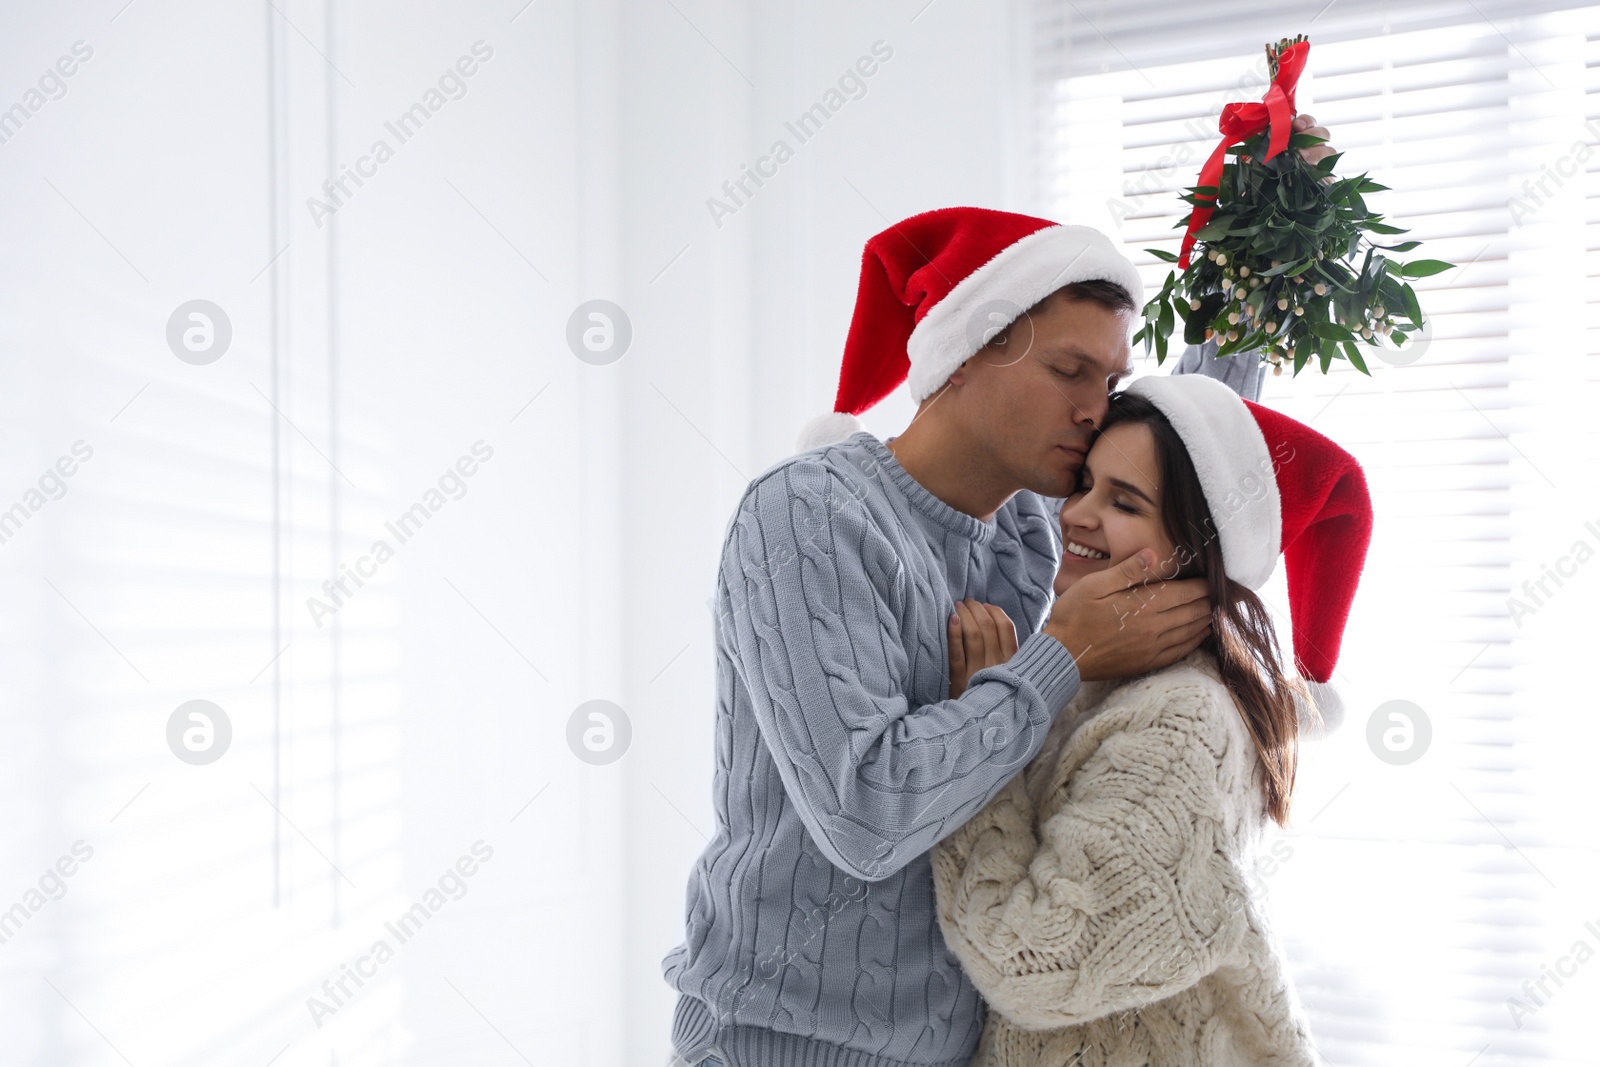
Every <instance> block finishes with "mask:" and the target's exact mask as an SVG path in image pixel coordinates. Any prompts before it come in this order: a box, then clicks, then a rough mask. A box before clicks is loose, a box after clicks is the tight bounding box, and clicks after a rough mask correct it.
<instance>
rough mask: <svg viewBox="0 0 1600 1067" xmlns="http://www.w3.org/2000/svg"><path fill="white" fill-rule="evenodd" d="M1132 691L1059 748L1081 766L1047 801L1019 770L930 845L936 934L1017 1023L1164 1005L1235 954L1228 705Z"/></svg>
mask: <svg viewBox="0 0 1600 1067" xmlns="http://www.w3.org/2000/svg"><path fill="white" fill-rule="evenodd" d="M1129 689H1132V690H1134V693H1132V694H1131V695H1130V694H1129V691H1128V689H1124V690H1121V691H1119V693H1118V694H1114V695H1113V697H1112V698H1111V700H1108V701H1107V704H1106V705H1103V706H1102V708H1101V709H1100V711H1099V713H1098V714H1097V715H1096V716H1095V718H1094V719H1093V720H1091V721H1090V723H1089V724H1086V725H1084V726H1080V727H1079V736H1076V737H1074V739H1073V741H1072V742H1070V743H1069V745H1068V748H1067V753H1068V754H1070V756H1068V755H1067V754H1064V757H1063V758H1070V759H1071V760H1072V761H1073V762H1076V761H1077V760H1078V759H1081V762H1076V766H1075V768H1074V769H1072V770H1071V771H1070V772H1069V773H1067V774H1066V775H1065V778H1064V780H1063V776H1062V775H1061V774H1059V773H1057V774H1056V775H1055V779H1054V781H1053V782H1052V783H1051V785H1052V788H1051V789H1050V791H1049V792H1048V793H1043V792H1042V793H1041V795H1044V796H1045V800H1044V802H1043V805H1044V806H1043V808H1042V810H1040V811H1035V810H1034V807H1033V803H1032V800H1031V795H1030V793H1029V792H1028V789H1027V787H1026V781H1025V779H1026V777H1027V776H1026V775H1018V776H1017V777H1016V778H1015V779H1013V780H1012V781H1011V782H1010V783H1008V784H1007V786H1006V787H1005V788H1004V789H1003V790H1001V791H1000V793H999V794H998V795H996V797H995V799H994V800H993V801H992V802H991V803H990V804H989V805H988V806H987V807H986V808H984V810H983V811H982V812H980V813H979V814H978V816H977V817H976V818H974V819H973V820H972V821H971V822H969V823H967V824H966V825H965V826H963V827H962V828H961V829H960V830H958V831H957V832H956V833H955V834H953V835H951V836H950V838H949V839H948V840H946V841H945V842H944V843H942V844H941V845H940V846H939V847H938V848H937V849H935V850H934V853H933V869H934V885H935V887H936V889H937V893H938V908H939V923H940V927H941V929H942V930H943V932H944V936H945V940H946V942H947V943H948V944H949V946H950V948H951V950H952V951H953V952H954V953H955V954H956V956H957V957H958V958H959V959H960V960H961V964H962V968H963V969H964V970H965V971H966V972H967V974H968V975H969V976H970V977H971V978H972V981H973V984H974V985H976V986H977V987H978V991H979V992H980V993H982V994H983V997H984V999H985V1000H986V1001H988V1003H989V1004H990V1005H991V1006H992V1007H993V1008H995V1010H997V1011H999V1012H1000V1013H1001V1014H1002V1015H1004V1016H1005V1017H1006V1018H1007V1019H1009V1020H1010V1021H1011V1022H1012V1023H1014V1024H1016V1025H1017V1026H1019V1027H1022V1028H1025V1029H1034V1030H1041V1029H1056V1028H1059V1027H1063V1026H1073V1025H1078V1024H1081V1023H1085V1022H1088V1021H1090V1020H1093V1019H1096V1018H1100V1017H1102V1016H1106V1015H1110V1014H1113V1013H1115V1012H1120V1011H1126V1010H1130V1009H1134V1008H1138V1007H1142V1006H1144V1005H1146V1004H1150V1003H1152V1002H1154V1001H1157V1000H1164V999H1166V998H1167V997H1170V996H1173V995H1174V994H1176V993H1179V992H1181V991H1182V990H1184V989H1186V988H1188V987H1189V986H1191V985H1194V984H1195V983H1196V982H1198V981H1199V980H1200V979H1201V978H1203V977H1204V976H1206V975H1207V974H1210V973H1211V972H1213V971H1214V970H1216V969H1217V968H1218V967H1219V966H1220V965H1221V964H1222V963H1223V962H1225V961H1227V960H1228V959H1230V957H1232V958H1237V957H1236V954H1237V952H1238V951H1239V950H1240V947H1241V945H1242V944H1243V942H1244V939H1245V936H1246V933H1247V930H1248V917H1247V915H1246V908H1245V905H1246V903H1247V897H1248V892H1249V890H1248V886H1247V884H1246V883H1245V881H1244V877H1243V874H1242V873H1241V871H1240V869H1239V867H1238V865H1237V864H1236V862H1235V857H1234V856H1233V855H1232V854H1231V852H1232V849H1231V848H1230V845H1229V843H1228V839H1227V836H1226V834H1225V832H1224V825H1225V820H1224V806H1225V804H1227V803H1228V800H1227V798H1226V797H1225V795H1224V793H1225V790H1226V788H1235V786H1233V785H1232V784H1231V783H1229V784H1228V785H1226V786H1225V783H1224V779H1225V778H1226V777H1227V775H1229V774H1231V773H1233V772H1232V771H1224V764H1225V763H1230V766H1236V765H1237V760H1236V759H1232V760H1231V762H1230V758H1229V757H1228V756H1227V747H1228V744H1229V739H1228V731H1227V727H1226V725H1225V723H1224V720H1223V719H1222V717H1221V713H1222V711H1224V710H1225V711H1226V712H1227V713H1228V714H1235V715H1236V714H1237V711H1236V710H1234V709H1233V708H1232V707H1229V708H1227V709H1221V708H1219V707H1218V706H1217V703H1216V702H1217V695H1216V694H1215V693H1213V692H1211V691H1210V690H1209V689H1208V688H1207V687H1205V686H1201V685H1192V686H1191V685H1185V686H1182V687H1168V688H1162V687H1160V686H1158V685H1153V684H1151V683H1140V684H1136V685H1135V686H1132V687H1129ZM1222 697H1223V699H1226V694H1223V695H1222ZM1114 701H1120V703H1119V704H1118V706H1115V707H1113V706H1112V704H1113V702H1114ZM1085 730H1088V731H1089V734H1088V736H1083V734H1084V731H1085ZM1097 737H1098V740H1096V738H1097ZM1084 746H1093V750H1092V751H1090V752H1087V753H1085V751H1084ZM1234 755H1235V756H1237V754H1234ZM1069 765H1070V763H1069V764H1063V766H1069ZM1029 773H1030V774H1031V773H1033V772H1032V771H1030V772H1029Z"/></svg>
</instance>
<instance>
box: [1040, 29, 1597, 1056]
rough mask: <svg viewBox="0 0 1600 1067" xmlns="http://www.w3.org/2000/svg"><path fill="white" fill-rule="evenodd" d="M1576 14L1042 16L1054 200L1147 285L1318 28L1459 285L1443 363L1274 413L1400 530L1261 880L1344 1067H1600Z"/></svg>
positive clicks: (1587, 226)
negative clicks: (1224, 131) (1225, 158)
mask: <svg viewBox="0 0 1600 1067" xmlns="http://www.w3.org/2000/svg"><path fill="white" fill-rule="evenodd" d="M1567 8H1570V5H1558V4H1544V5H1537V4H1519V5H1517V6H1516V7H1515V8H1513V7H1512V6H1511V5H1508V4H1483V3H1479V4H1477V5H1476V6H1473V5H1453V4H1450V5H1445V4H1419V5H1406V6H1405V7H1404V8H1395V7H1389V6H1387V5H1379V4H1364V3H1359V2H1344V3H1340V4H1338V5H1337V6H1333V5H1325V4H1324V3H1320V2H1319V3H1317V4H1307V5H1296V4H1288V5H1281V6H1280V7H1279V9H1278V10H1277V11H1276V12H1275V14H1274V16H1273V17H1272V18H1270V19H1266V18H1262V17H1261V16H1260V15H1259V13H1258V12H1256V11H1253V10H1252V9H1251V7H1247V6H1246V5H1243V4H1224V5H1222V6H1221V7H1220V8H1219V7H1217V6H1215V5H1211V6H1208V7H1206V8H1204V9H1192V10H1179V9H1176V8H1173V7H1171V6H1170V5H1157V4H1154V3H1119V4H1115V5H1112V4H1092V3H1083V4H1075V3H1063V2H1060V0H1039V2H1038V3H1036V4H1035V6H1034V9H1033V16H1034V34H1033V40H1034V42H1035V54H1034V57H1033V69H1034V72H1035V85H1034V92H1035V98H1034V99H1035V104H1036V112H1035V117H1036V127H1035V132H1036V135H1037V144H1036V151H1037V161H1038V166H1037V170H1036V176H1037V179H1038V186H1037V198H1038V200H1039V204H1038V207H1039V210H1041V211H1042V212H1043V213H1045V214H1048V215H1050V216H1051V217H1055V218H1059V219H1063V220H1069V221H1074V222H1080V223H1088V224H1090V225H1095V226H1098V227H1100V228H1101V229H1103V230H1105V231H1106V232H1107V233H1109V234H1111V235H1112V236H1113V239H1114V240H1118V241H1120V242H1121V244H1122V245H1123V247H1124V251H1126V252H1127V253H1128V254H1129V255H1130V256H1131V257H1132V258H1134V260H1135V262H1137V263H1140V264H1141V266H1142V269H1143V271H1144V280H1145V283H1146V285H1147V287H1148V288H1149V291H1150V292H1154V291H1155V288H1156V287H1158V286H1159V285H1160V284H1161V281H1162V279H1163V278H1164V277H1165V275H1166V272H1167V270H1169V269H1170V268H1169V267H1168V266H1167V265H1166V264H1164V263H1162V262H1160V261H1159V260H1157V259H1156V258H1155V257H1153V256H1151V255H1149V254H1148V253H1147V252H1144V251H1143V250H1144V249H1146V248H1160V249H1164V250H1167V251H1173V252H1176V251H1177V247H1178V241H1179V237H1180V236H1181V233H1182V231H1181V229H1174V224H1175V223H1177V222H1178V221H1179V220H1180V219H1181V218H1182V217H1183V215H1184V213H1185V212H1186V210H1187V205H1185V204H1183V203H1182V202H1181V201H1179V200H1178V196H1179V195H1180V194H1181V193H1182V191H1183V190H1184V188H1185V187H1186V186H1189V185H1192V184H1194V183H1195V182H1196V180H1197V175H1198V171H1199V167H1200V163H1201V162H1202V161H1203V159H1204V158H1205V156H1206V155H1207V154H1208V153H1209V152H1210V151H1211V150H1212V148H1213V147H1214V146H1215V144H1216V142H1217V140H1218V136H1217V133H1216V119H1217V114H1218V111H1219V110H1220V108H1221V106H1222V105H1223V104H1224V103H1227V102H1229V101H1235V100H1239V101H1243V100H1259V99H1260V98H1261V96H1262V93H1263V91H1264V88H1265V84H1266V71H1265V62H1264V56H1263V54H1262V52H1261V46H1262V44H1263V43H1265V42H1266V41H1268V40H1276V39H1277V38H1278V37H1280V36H1285V35H1293V34H1295V33H1298V32H1306V33H1308V34H1309V35H1310V37H1311V40H1312V51H1311V58H1310V64H1309V68H1308V74H1307V76H1306V77H1304V78H1303V79H1302V82H1301V90H1300V99H1299V104H1300V109H1301V110H1302V111H1304V112H1309V113H1311V114H1314V115H1315V116H1316V118H1317V119H1318V121H1319V122H1321V123H1322V124H1323V125H1325V126H1327V127H1329V129H1330V131H1331V133H1332V139H1333V144H1334V145H1335V146H1336V147H1337V148H1339V149H1340V150H1341V151H1343V152H1344V153H1345V156H1344V159H1343V160H1342V161H1341V163H1340V166H1339V168H1338V172H1339V173H1340V174H1342V175H1350V174H1355V173H1360V172H1362V171H1370V172H1371V173H1372V175H1373V177H1374V178H1376V179H1377V180H1378V181H1380V182H1382V183H1383V184H1385V185H1388V186H1391V187H1392V191H1391V192H1388V193H1383V194H1379V195H1377V196H1375V197H1373V198H1371V199H1370V201H1369V202H1370V203H1371V204H1372V205H1373V206H1374V207H1375V209H1376V210H1380V211H1383V212H1385V213H1387V214H1388V216H1389V221H1391V222H1393V223H1395V224H1396V225H1400V226H1405V227H1408V228H1410V230H1411V233H1410V234H1408V235H1407V236H1408V238H1416V239H1419V240H1421V241H1423V242H1424V244H1423V247H1422V248H1420V249H1418V250H1417V251H1416V252H1414V253H1412V254H1411V255H1413V256H1423V255H1426V256H1428V257H1430V258H1439V259H1445V260H1448V261H1450V262H1452V263H1455V264H1457V265H1458V266H1457V267H1456V269H1454V270H1452V271H1449V272H1447V273H1444V274H1441V275H1438V276H1436V277H1434V278H1431V279H1426V280H1423V281H1421V282H1419V283H1417V285H1416V288H1417V289H1418V292H1419V296H1420V297H1421V300H1422V304H1423V307H1424V310H1425V311H1426V312H1427V313H1428V314H1429V315H1430V317H1431V318H1432V327H1431V329H1430V331H1428V338H1427V340H1426V342H1425V344H1424V345H1421V346H1419V347H1418V349H1417V350H1416V351H1415V352H1414V353H1411V354H1409V355H1408V354H1403V353H1391V359H1389V360H1383V359H1371V358H1369V364H1370V365H1371V368H1372V375H1371V376H1370V377H1368V376H1364V375H1362V374H1360V373H1358V372H1356V371H1355V370H1353V369H1352V368H1350V367H1348V366H1347V365H1343V364H1336V366H1335V367H1334V369H1333V372H1332V373H1330V374H1329V375H1328V376H1326V377H1323V376H1321V375H1318V374H1317V373H1316V371H1315V365H1314V364H1313V365H1312V366H1311V367H1310V368H1309V369H1308V370H1307V371H1306V372H1303V373H1302V374H1301V375H1300V377H1299V378H1298V379H1296V378H1294V377H1293V376H1291V375H1289V374H1287V373H1286V374H1284V375H1283V376H1281V377H1274V376H1272V375H1270V374H1269V376H1268V377H1267V379H1266V383H1267V384H1266V387H1265V389H1264V391H1263V400H1264V402H1266V403H1268V404H1270V405H1272V406H1274V407H1277V408H1279V409H1281V410H1284V411H1286V412H1287V413H1289V414H1291V415H1293V416H1295V417H1297V418H1299V419H1301V420H1303V421H1307V422H1310V423H1311V424H1312V425H1313V426H1315V427H1316V428H1317V429H1319V430H1321V431H1322V432H1324V433H1327V434H1328V435H1330V436H1331V437H1333V438H1334V439H1335V440H1337V441H1339V442H1340V443H1342V444H1343V445H1345V446H1346V447H1347V448H1349V449H1350V450H1351V451H1352V452H1354V453H1355V454H1356V456H1357V457H1358V458H1359V459H1360V460H1361V462H1362V464H1363V465H1364V467H1365V469H1366V472H1367V475H1368V479H1369V482H1370V485H1371V488H1372V493H1373V501H1374V505H1375V508H1376V513H1377V522H1376V530H1375V534H1374V542H1373V545H1372V549H1371V552H1370V554H1369V558H1368V565H1367V568H1366V571H1365V574H1364V576H1363V580H1362V588H1361V594H1360V596H1359V597H1358V600H1357V604H1356V608H1355V612H1354V614H1353V616H1352V618H1351V621H1350V627H1349V630H1348V631H1347V635H1346V639H1345V647H1344V650H1343V654H1342V656H1341V660H1340V669H1339V672H1338V673H1337V674H1336V676H1335V679H1334V682H1335V684H1336V685H1337V686H1338V687H1339V689H1340V691H1341V694H1342V696H1343V699H1344V701H1345V704H1346V711H1345V721H1344V723H1343V725H1342V726H1341V727H1340V729H1339V730H1338V731H1337V732H1336V733H1335V734H1333V735H1332V736H1331V737H1329V738H1328V739H1327V740H1325V741H1322V742H1320V743H1317V744H1315V745H1313V746H1310V747H1308V748H1306V749H1305V750H1304V752H1303V763H1302V769H1301V777H1300V784H1299V788H1298V790H1297V794H1296V804H1295V814H1294V822H1293V825H1292V826H1291V827H1290V828H1289V829H1288V830H1286V831H1283V832H1281V833H1278V832H1276V831H1274V833H1273V834H1272V835H1271V836H1272V837H1274V838H1281V841H1282V844H1280V845H1279V846H1278V850H1277V852H1276V855H1277V856H1286V857H1287V858H1285V859H1281V860H1275V861H1273V862H1270V863H1269V864H1268V865H1267V869H1265V870H1263V871H1261V872H1260V873H1261V875H1262V881H1263V883H1264V884H1265V885H1266V886H1267V888H1268V892H1269V897H1270V901H1271V909H1272V913H1273V914H1274V916H1275V918H1276V921H1277V924H1278V933H1279V936H1280V938H1281V939H1282V941H1283V943H1284V946H1285V950H1286V953H1287V954H1288V957H1289V959H1290V962H1291V969H1292V977H1293V979H1294V981H1295V984H1296V988H1297V990H1298V992H1299V994H1300V996H1301V999H1302V1000H1303V1002H1304V1003H1305V1005H1306V1007H1307V1011H1308V1013H1309V1015H1310V1018H1311V1022H1312V1027H1313V1032H1314V1036H1315V1037H1316V1039H1317V1041H1318V1044H1319V1047H1320V1049H1321V1051H1322V1053H1323V1055H1324V1057H1325V1058H1326V1060H1327V1061H1328V1062H1330V1063H1334V1064H1344V1063H1350V1064H1356V1063H1360V1064H1386V1063H1394V1064H1401V1063H1405V1064H1415V1063H1434V1062H1438V1063H1446V1064H1458V1065H1464V1064H1467V1063H1469V1062H1471V1063H1474V1064H1477V1065H1478V1067H1485V1065H1489V1064H1497V1063H1528V1062H1539V1063H1579V1062H1584V1063H1592V1062H1594V1061H1593V1059H1592V1057H1593V1049H1594V1047H1595V1042H1596V1038H1597V1037H1600V1025H1597V1023H1596V1021H1595V1018H1594V1013H1593V1011H1592V1006H1593V1004H1595V1003H1596V998H1597V997H1600V904H1597V903H1596V901H1597V900H1600V895H1597V894H1596V893H1595V889H1596V887H1597V885H1600V863H1597V859H1596V857H1597V854H1600V834H1597V832H1596V829H1595V820H1594V818H1593V815H1592V812H1593V809H1594V802H1593V790H1592V783H1593V780H1594V777H1595V774H1594V767H1593V763H1594V753H1595V751H1596V747H1595V741H1596V739H1597V735H1596V730H1595V727H1594V725H1593V718H1594V711H1595V704H1596V701H1595V698H1594V696H1593V692H1594V688H1593V682H1592V680H1591V679H1590V678H1589V677H1588V676H1587V674H1586V672H1585V671H1584V665H1585V663H1586V661H1587V660H1588V658H1589V657H1590V656H1592V652H1590V651H1589V649H1590V647H1591V646H1592V643H1593V637H1594V635H1595V632H1596V630H1595V622H1594V614H1595V613H1594V608H1593V604H1594V603H1595V597H1596V594H1597V593H1600V555H1595V554H1596V552H1600V498H1597V494H1596V492H1595V487H1596V484H1597V482H1600V479H1597V478H1596V477H1595V475H1594V474H1593V471H1594V463H1595V460H1596V458H1597V454H1600V447H1597V435H1596V431H1595V428H1594V424H1595V417H1594V411H1595V402H1596V400H1597V398H1600V397H1597V392H1600V390H1597V388H1596V381H1597V378H1600V372H1597V367H1600V356H1597V354H1596V353H1597V338H1596V335H1595V330H1594V323H1595V315H1594V303H1595V300H1596V286H1595V281H1594V279H1595V276H1596V274H1597V273H1600V261H1597V258H1596V252H1595V249H1596V247H1597V246H1600V230H1597V229H1596V220H1597V218H1600V211H1597V209H1596V203H1595V200H1594V196H1595V190H1594V186H1595V183H1594V180H1593V178H1592V176H1591V175H1592V172H1593V171H1594V169H1595V167H1596V162H1595V160H1594V159H1593V158H1592V156H1593V155H1594V153H1595V152H1596V151H1597V150H1596V149H1593V148H1592V147H1589V146H1592V145H1593V144H1594V143H1595V142H1596V141H1600V121H1597V115H1600V104H1597V102H1596V100H1595V94H1596V89H1597V77H1596V74H1595V68H1596V65H1597V63H1600V46H1597V38H1600V13H1597V12H1596V10H1595V9H1592V8H1589V9H1567ZM1400 258H1402V259H1403V258H1407V257H1405V256H1402V257H1400ZM1180 350H1181V349H1180ZM1140 357H1142V352H1138V353H1136V360H1138V359H1139V358H1140ZM1137 365H1138V366H1139V373H1166V372H1167V369H1168V368H1158V367H1157V366H1156V364H1155V360H1154V358H1153V357H1150V358H1149V359H1148V360H1144V361H1142V362H1138V364H1137ZM1590 556H1595V558H1594V559H1593V560H1590V558H1589V557H1590ZM1282 583H1283V576H1282V570H1281V568H1280V570H1279V573H1278V574H1277V575H1276V576H1275V579H1274V584H1273V585H1272V586H1271V587H1269V590H1268V594H1269V600H1271V602H1273V603H1274V605H1275V606H1276V609H1277V611H1278V612H1279V614H1280V616H1281V617H1284V618H1286V617H1287V608H1286V600H1285V597H1284V590H1283V584H1282ZM1285 636H1286V628H1285ZM1402 700H1403V701H1407V702H1408V703H1409V704H1411V705H1414V706H1415V707H1416V708H1420V709H1421V717H1424V718H1425V720H1426V722H1427V724H1428V726H1429V727H1430V729H1431V740H1430V741H1429V742H1428V744H1427V747H1426V748H1425V749H1422V750H1421V751H1422V754H1421V755H1420V757H1418V758H1416V759H1415V760H1414V761H1413V762H1410V763H1405V764H1400V765H1396V764H1391V763H1389V762H1385V761H1384V760H1383V759H1381V758H1380V757H1379V755H1378V749H1379V748H1381V747H1382V745H1381V741H1380V742H1378V743H1377V744H1376V745H1375V744H1373V743H1369V736H1368V727H1369V721H1370V720H1372V718H1373V717H1374V716H1375V715H1380V709H1383V708H1384V707H1385V706H1387V705H1389V703H1390V702H1391V701H1402ZM1380 717H1381V718H1382V716H1381V715H1380ZM1411 718H1412V719H1414V720H1415V719H1417V718H1418V716H1416V715H1412V716H1411ZM1382 721H1384V722H1389V721H1391V720H1388V719H1387V718H1382Z"/></svg>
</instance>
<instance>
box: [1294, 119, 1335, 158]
mask: <svg viewBox="0 0 1600 1067" xmlns="http://www.w3.org/2000/svg"><path fill="white" fill-rule="evenodd" d="M1289 128H1290V129H1291V130H1293V131H1294V132H1295V133H1309V134H1310V135H1311V136H1313V137H1321V138H1322V141H1323V143H1322V144H1314V145H1312V146H1311V147H1310V148H1302V149H1300V158H1301V159H1303V160H1305V161H1306V162H1307V163H1313V164H1314V163H1316V162H1317V160H1319V159H1326V158H1327V157H1329V156H1332V155H1337V154H1338V152H1339V150H1338V149H1337V148H1335V147H1333V145H1331V144H1328V143H1327V142H1328V139H1329V138H1330V137H1332V136H1333V135H1332V134H1331V133H1329V132H1328V128H1327V127H1326V126H1318V125H1317V120H1316V119H1314V118H1312V117H1311V116H1310V115H1296V116H1295V117H1294V121H1293V122H1291V123H1290V124H1289Z"/></svg>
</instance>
